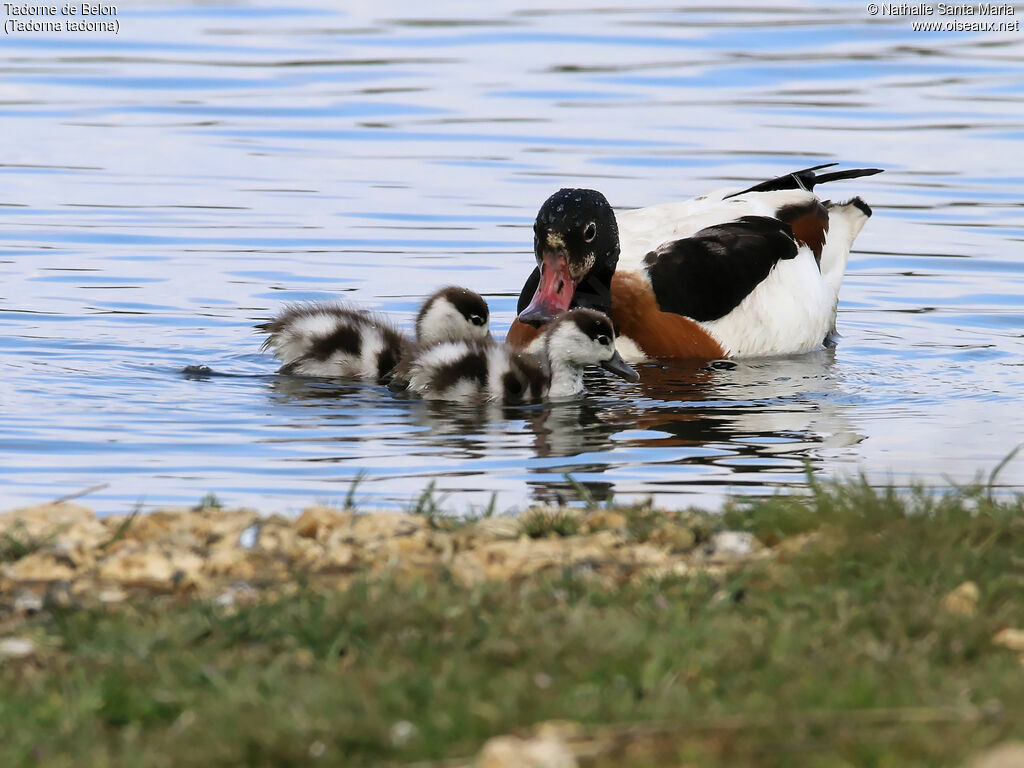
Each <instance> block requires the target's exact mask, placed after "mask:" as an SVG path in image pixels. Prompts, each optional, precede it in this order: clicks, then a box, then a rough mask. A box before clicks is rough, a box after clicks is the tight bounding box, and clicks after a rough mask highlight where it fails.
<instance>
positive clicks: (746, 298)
mask: <svg viewBox="0 0 1024 768" xmlns="http://www.w3.org/2000/svg"><path fill="white" fill-rule="evenodd" d="M833 165H835V163H829V164H827V165H819V166H815V167H814V168H806V169H804V170H801V171H794V172H793V173H790V174H788V175H786V176H780V177H779V178H776V179H771V180H769V181H765V182H762V183H760V184H757V185H755V186H753V187H750V188H749V189H744V190H741V191H738V192H737V191H733V190H721V191H718V192H714V193H711V194H708V195H704V196H702V197H696V198H693V199H692V200H687V201H685V202H681V203H668V204H665V205H655V206H651V207H650V208H641V209H638V210H633V211H624V212H622V213H620V214H618V217H616V214H615V213H614V212H613V211H612V208H611V206H610V205H609V204H608V201H607V200H606V199H605V197H604V195H602V194H601V193H600V192H597V191H595V190H592V189H562V190H559V191H558V192H556V193H555V194H553V195H552V196H551V197H549V198H548V199H547V201H546V202H545V203H544V205H543V206H541V209H540V212H539V213H538V214H537V220H536V222H535V224H534V252H535V254H536V258H537V268H536V269H534V271H533V274H531V275H530V277H529V278H528V279H527V281H526V285H525V286H524V287H523V290H522V293H521V295H520V297H519V306H518V310H517V311H518V312H519V316H518V318H517V319H516V320H515V321H514V322H513V323H512V327H511V328H510V329H509V333H508V337H507V339H506V342H507V343H508V344H509V345H511V346H513V347H515V348H519V349H533V348H534V347H535V345H536V344H537V343H538V339H539V338H540V329H541V328H542V327H543V326H544V325H545V324H546V323H548V322H550V321H551V320H552V319H554V318H555V317H557V316H558V314H559V313H561V312H564V311H566V310H567V309H569V308H571V307H590V308H593V309H597V310H600V311H602V312H605V313H607V314H609V315H610V316H611V318H612V321H613V322H614V323H615V328H616V330H617V332H618V334H619V338H618V341H617V344H618V348H619V350H620V351H621V352H622V354H623V356H624V357H625V358H626V359H627V360H630V361H631V362H636V361H639V360H643V359H645V358H673V357H675V358H698V359H707V360H711V359H716V358H723V357H743V356H757V355H779V354H789V353H799V352H807V351H809V350H812V349H816V348H819V347H821V346H822V344H824V343H825V341H826V338H827V337H828V336H829V334H830V332H832V331H833V330H834V329H835V319H836V306H837V304H838V298H839V286H840V284H841V283H842V280H843V271H844V270H845V269H846V260H847V258H848V257H849V254H850V247H851V246H852V244H853V240H854V238H855V237H856V236H857V234H858V233H859V232H860V230H861V228H862V227H863V226H864V223H865V222H866V221H867V219H868V217H869V216H871V209H870V208H869V207H868V206H867V204H866V203H865V202H864V201H863V200H861V199H860V198H859V197H855V198H853V199H852V200H850V201H848V202H845V203H833V202H830V201H828V200H821V199H819V198H818V196H817V195H815V194H814V192H813V190H814V187H815V185H817V184H822V183H825V182H829V181H838V180H840V179H852V178H857V177H859V176H870V175H872V174H875V173H881V169H878V168H857V169H853V170H848V171H833V172H830V173H817V172H818V171H821V170H822V169H823V168H829V167H832V166H833Z"/></svg>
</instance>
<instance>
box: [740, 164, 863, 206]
mask: <svg viewBox="0 0 1024 768" xmlns="http://www.w3.org/2000/svg"><path fill="white" fill-rule="evenodd" d="M834 165H835V163H826V164H825V165H816V166H814V167H813V168H804V169H803V170H799V171H793V172H792V173H787V174H786V175H785V176H779V177H777V178H774V179H768V181H762V182H761V183H760V184H755V185H754V186H752V187H749V188H747V189H744V190H743V191H741V192H733V193H732V194H731V195H726V196H725V199H726V200H728V199H729V198H730V197H737V196H738V195H745V194H746V193H747V192H776V191H778V190H780V189H806V190H812V189H814V187H815V185H817V184H827V183H828V182H830V181H840V180H842V179H857V178H860V177H861V176H874V175H875V174H876V173H881V172H882V171H883V169H882V168H851V169H850V170H848V171H832V172H831V173H822V174H818V173H815V171H820V170H821V169H822V168H831V167H832V166H834Z"/></svg>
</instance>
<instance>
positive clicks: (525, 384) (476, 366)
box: [406, 309, 639, 403]
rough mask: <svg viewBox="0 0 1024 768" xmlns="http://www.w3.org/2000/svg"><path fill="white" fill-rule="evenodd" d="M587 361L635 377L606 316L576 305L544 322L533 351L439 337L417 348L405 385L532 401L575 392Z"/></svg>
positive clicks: (429, 392)
mask: <svg viewBox="0 0 1024 768" xmlns="http://www.w3.org/2000/svg"><path fill="white" fill-rule="evenodd" d="M591 365H600V366H602V367H603V368H605V369H607V370H609V371H611V372H612V373H614V374H616V375H617V376H621V377H622V378H624V379H630V380H632V381H635V380H636V379H638V378H639V376H638V375H637V373H636V371H634V370H633V369H632V368H630V367H629V366H628V365H626V363H624V362H623V360H622V358H621V357H620V356H619V353H618V352H617V351H616V349H615V332H614V329H613V328H612V324H611V321H610V320H609V319H608V317H607V316H606V315H604V314H602V313H600V312H596V311H594V310H590V309H575V310H572V311H571V312H566V313H565V314H563V315H562V316H560V317H559V318H558V319H557V320H555V321H554V322H552V323H551V324H550V325H549V326H548V328H547V330H546V331H545V334H544V343H543V346H542V347H541V349H540V350H539V352H538V354H537V355H536V356H535V355H530V354H527V353H522V352H516V351H515V350H514V349H512V348H510V347H508V346H506V345H504V344H499V343H497V342H495V341H486V342H481V341H466V340H463V341H452V342H443V343H440V344H435V345H434V346H431V347H426V348H423V349H421V350H420V351H419V352H418V354H416V355H415V356H414V357H413V358H412V359H411V360H409V362H408V364H407V366H406V375H407V380H408V389H409V391H411V392H413V393H415V394H417V395H420V396H421V397H424V398H427V399H433V400H481V399H482V400H489V401H494V402H502V403H532V402H539V401H542V400H544V399H547V398H561V397H570V396H572V395H577V394H579V393H580V392H582V391H583V369H584V368H586V367H587V366H591Z"/></svg>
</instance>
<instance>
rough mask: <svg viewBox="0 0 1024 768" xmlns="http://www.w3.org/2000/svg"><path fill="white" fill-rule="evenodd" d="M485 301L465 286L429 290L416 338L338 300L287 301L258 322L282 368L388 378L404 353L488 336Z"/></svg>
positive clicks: (267, 346) (265, 346)
mask: <svg viewBox="0 0 1024 768" xmlns="http://www.w3.org/2000/svg"><path fill="white" fill-rule="evenodd" d="M489 318H490V312H489V310H488V307H487V302H485V301H484V300H483V298H481V297H480V296H479V295H478V294H476V293H474V292H473V291H470V290H468V289H466V288H459V287H457V286H447V287H445V288H442V289H440V290H438V291H437V292H435V293H434V294H433V295H431V296H430V297H429V298H428V299H427V300H426V302H424V304H423V307H422V308H421V309H420V312H419V315H418V316H417V318H416V337H417V338H416V342H413V341H412V340H411V339H409V338H407V337H406V336H405V334H403V333H402V332H401V331H400V330H398V329H397V328H396V327H395V326H394V324H392V323H391V322H390V321H389V320H388V319H387V318H385V317H384V316H382V315H380V314H377V313H375V312H369V311H367V310H363V309H356V308H353V307H349V306H346V305H344V304H340V303H337V302H315V303H307V304H296V305H293V306H290V307H287V308H286V309H285V310H284V311H283V312H282V313H281V314H280V315H278V316H277V317H276V318H274V319H273V320H271V321H270V322H267V323H262V324H260V325H257V326H256V328H257V329H258V330H260V331H263V332H264V333H267V334H269V336H268V337H267V340H266V341H265V342H263V347H262V349H264V350H266V349H270V350H273V352H274V355H275V356H276V357H277V358H278V359H279V360H281V362H282V363H283V365H282V366H281V373H288V374H297V375H300V376H331V377H346V378H358V379H367V380H373V381H379V380H387V379H388V378H389V377H390V376H391V374H392V372H393V371H394V370H395V368H396V366H397V365H398V363H399V361H400V360H401V359H402V357H403V356H408V355H409V354H411V353H412V351H413V350H414V349H419V348H422V347H424V346H428V345H430V344H436V343H438V342H441V341H448V340H460V339H461V340H476V341H483V340H486V339H490V338H491V336H490V326H489Z"/></svg>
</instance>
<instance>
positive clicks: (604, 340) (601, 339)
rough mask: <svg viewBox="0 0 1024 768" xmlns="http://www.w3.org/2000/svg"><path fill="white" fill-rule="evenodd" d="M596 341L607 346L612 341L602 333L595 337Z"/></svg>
mask: <svg viewBox="0 0 1024 768" xmlns="http://www.w3.org/2000/svg"><path fill="white" fill-rule="evenodd" d="M597 343H598V344H600V345H601V346H602V347H607V346H608V345H609V344H611V343H612V340H611V339H609V338H608V337H607V336H605V335H604V334H602V335H600V336H598V337H597Z"/></svg>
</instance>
